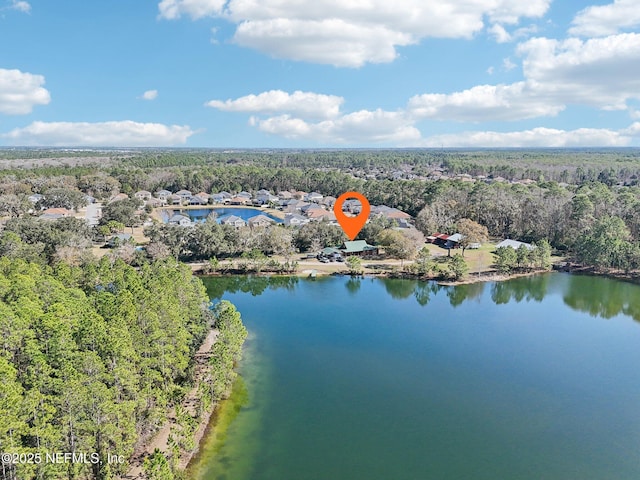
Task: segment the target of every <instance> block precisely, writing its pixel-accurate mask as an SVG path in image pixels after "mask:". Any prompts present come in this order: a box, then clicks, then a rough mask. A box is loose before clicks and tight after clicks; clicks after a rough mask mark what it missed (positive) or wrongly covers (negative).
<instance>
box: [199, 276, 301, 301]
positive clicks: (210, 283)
mask: <svg viewBox="0 0 640 480" xmlns="http://www.w3.org/2000/svg"><path fill="white" fill-rule="evenodd" d="M297 283H298V277H283V276H276V275H273V276H269V275H234V276H221V277H211V279H210V280H209V279H207V278H205V279H204V284H205V286H206V287H207V294H208V295H209V298H210V299H211V300H219V299H220V298H222V295H223V294H224V293H225V292H229V293H237V292H242V293H250V294H251V295H253V296H254V297H256V296H258V295H262V294H263V293H264V291H265V290H267V289H271V290H276V289H280V288H284V289H286V290H293V289H294V288H295V286H296V284H297Z"/></svg>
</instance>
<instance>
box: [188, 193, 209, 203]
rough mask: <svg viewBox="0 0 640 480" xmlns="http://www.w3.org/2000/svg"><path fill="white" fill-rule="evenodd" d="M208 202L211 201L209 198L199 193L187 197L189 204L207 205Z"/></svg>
mask: <svg viewBox="0 0 640 480" xmlns="http://www.w3.org/2000/svg"><path fill="white" fill-rule="evenodd" d="M207 203H209V202H208V200H205V199H204V198H202V197H199V196H197V195H192V196H190V197H189V198H188V199H187V205H206V204H207Z"/></svg>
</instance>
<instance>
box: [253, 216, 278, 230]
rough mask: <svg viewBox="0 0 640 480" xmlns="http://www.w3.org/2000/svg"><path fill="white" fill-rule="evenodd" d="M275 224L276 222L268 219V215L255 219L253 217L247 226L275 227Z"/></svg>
mask: <svg viewBox="0 0 640 480" xmlns="http://www.w3.org/2000/svg"><path fill="white" fill-rule="evenodd" d="M274 223H276V222H275V220H273V219H272V218H269V217H267V216H266V215H256V216H255V217H251V218H250V219H249V220H247V225H249V226H250V227H251V228H254V227H268V226H269V225H273V224H274Z"/></svg>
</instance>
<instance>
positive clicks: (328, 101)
mask: <svg viewBox="0 0 640 480" xmlns="http://www.w3.org/2000/svg"><path fill="white" fill-rule="evenodd" d="M343 102H344V98H342V97H338V96H335V95H324V94H319V93H313V92H302V91H300V90H296V91H295V92H293V93H288V92H284V91H282V90H270V91H268V92H262V93H260V94H258V95H253V94H251V95H246V96H244V97H240V98H237V99H235V100H231V99H228V100H224V101H222V100H211V101H209V102H207V103H206V104H205V105H206V106H208V107H212V108H217V109H218V110H223V111H226V112H248V113H254V114H258V113H260V114H270V115H273V114H278V113H287V114H292V115H295V116H300V117H303V118H331V117H336V116H337V115H339V114H340V106H341V105H342V103H343Z"/></svg>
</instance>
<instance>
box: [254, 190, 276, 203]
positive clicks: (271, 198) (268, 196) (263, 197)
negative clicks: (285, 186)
mask: <svg viewBox="0 0 640 480" xmlns="http://www.w3.org/2000/svg"><path fill="white" fill-rule="evenodd" d="M278 200H279V198H278V197H276V196H275V195H273V194H272V193H271V192H270V191H269V190H264V189H263V190H258V191H257V192H256V199H255V202H256V203H257V204H258V205H266V204H268V203H270V202H277V201H278Z"/></svg>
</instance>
